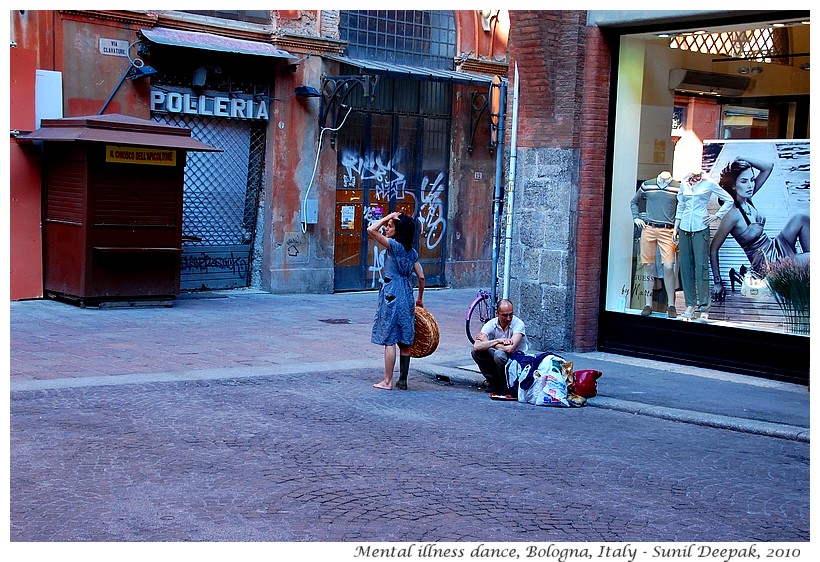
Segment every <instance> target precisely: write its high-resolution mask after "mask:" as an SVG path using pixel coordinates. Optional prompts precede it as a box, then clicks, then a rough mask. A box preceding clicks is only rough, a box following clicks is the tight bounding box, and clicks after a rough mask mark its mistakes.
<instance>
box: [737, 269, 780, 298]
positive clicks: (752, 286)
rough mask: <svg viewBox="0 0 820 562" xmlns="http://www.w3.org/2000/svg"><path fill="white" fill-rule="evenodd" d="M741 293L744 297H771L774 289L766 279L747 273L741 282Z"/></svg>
mask: <svg viewBox="0 0 820 562" xmlns="http://www.w3.org/2000/svg"><path fill="white" fill-rule="evenodd" d="M740 294H741V295H743V296H744V297H770V296H772V290H771V289H770V288H769V284H768V283H766V279H761V278H759V277H755V276H753V275H752V274H751V273H747V274H746V275H744V276H743V282H742V283H741V284H740Z"/></svg>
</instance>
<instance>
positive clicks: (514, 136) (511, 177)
mask: <svg viewBox="0 0 820 562" xmlns="http://www.w3.org/2000/svg"><path fill="white" fill-rule="evenodd" d="M517 152H518V63H517V62H516V63H515V84H513V106H512V132H511V135H510V173H509V174H508V181H507V203H506V204H507V235H506V247H505V249H504V290H503V292H502V293H501V294H502V295H503V298H505V299H507V298H509V295H510V248H511V245H512V218H513V196H514V195H515V164H516V160H517Z"/></svg>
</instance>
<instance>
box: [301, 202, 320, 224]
mask: <svg viewBox="0 0 820 562" xmlns="http://www.w3.org/2000/svg"><path fill="white" fill-rule="evenodd" d="M302 212H303V213H304V215H305V224H316V223H317V222H319V200H318V199H308V200H306V201H305V202H304V207H303V208H302Z"/></svg>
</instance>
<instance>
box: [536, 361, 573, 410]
mask: <svg viewBox="0 0 820 562" xmlns="http://www.w3.org/2000/svg"><path fill="white" fill-rule="evenodd" d="M563 364H564V360H563V359H562V358H560V357H557V356H555V355H548V356H547V357H545V358H544V359H543V360H542V361H541V363H539V364H538V368H537V369H536V370H535V373H534V376H535V381H536V382H535V384H534V385H533V386H535V387H536V390H535V392H534V393H533V394H534V398H535V401H534V402H530V404H535V405H536V406H560V407H564V408H568V407H569V401H568V400H567V383H566V381H565V380H564V373H563V370H562V368H561V367H562V365H563Z"/></svg>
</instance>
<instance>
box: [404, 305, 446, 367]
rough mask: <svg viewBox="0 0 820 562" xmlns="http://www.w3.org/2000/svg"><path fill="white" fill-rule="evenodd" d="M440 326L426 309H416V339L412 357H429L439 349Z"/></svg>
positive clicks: (411, 350)
mask: <svg viewBox="0 0 820 562" xmlns="http://www.w3.org/2000/svg"><path fill="white" fill-rule="evenodd" d="M438 339H439V332H438V324H437V323H436V319H435V318H433V315H432V314H430V313H429V312H428V311H427V309H426V308H421V307H420V306H417V307H416V339H414V340H413V345H411V346H410V357H416V358H418V357H427V356H428V355H430V354H432V353H433V352H434V351H435V350H436V348H437V347H438Z"/></svg>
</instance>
